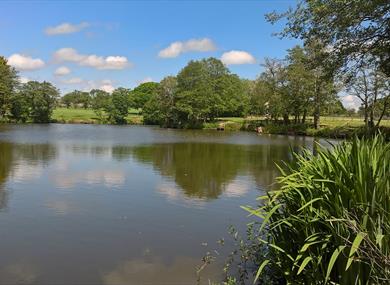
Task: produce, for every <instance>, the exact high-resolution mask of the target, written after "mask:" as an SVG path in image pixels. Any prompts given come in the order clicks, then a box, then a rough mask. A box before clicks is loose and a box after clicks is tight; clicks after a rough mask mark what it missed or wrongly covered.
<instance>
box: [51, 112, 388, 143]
mask: <svg viewBox="0 0 390 285" xmlns="http://www.w3.org/2000/svg"><path fill="white" fill-rule="evenodd" d="M53 121H54V122H58V123H65V124H99V123H100V120H99V118H98V116H97V115H96V114H95V112H94V111H93V110H91V109H72V108H69V109H67V108H57V109H55V110H54V112H53ZM311 121H312V118H310V117H309V118H308V123H307V124H305V125H302V124H299V125H298V124H289V125H283V124H275V123H267V122H266V121H265V119H264V118H263V117H247V118H239V117H229V118H219V119H217V120H216V121H215V122H211V123H206V124H205V126H204V127H205V129H217V128H218V127H221V126H223V127H224V129H225V131H238V130H244V131H255V130H256V128H257V127H259V126H262V131H263V133H266V134H284V135H306V136H319V137H329V138H348V137H352V136H354V135H355V134H359V133H362V132H363V126H364V124H363V119H362V118H356V117H322V118H321V124H320V128H319V129H318V130H315V129H314V128H313V127H312V124H311ZM127 122H128V124H142V123H143V121H142V115H141V114H140V111H139V110H137V109H131V110H130V113H129V115H128V116H127ZM381 125H382V132H384V133H388V134H389V135H390V120H388V119H387V120H383V121H382V124H381Z"/></svg>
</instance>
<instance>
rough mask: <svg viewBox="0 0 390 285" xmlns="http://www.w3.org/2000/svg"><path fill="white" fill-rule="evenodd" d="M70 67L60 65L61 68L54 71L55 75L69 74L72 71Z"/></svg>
mask: <svg viewBox="0 0 390 285" xmlns="http://www.w3.org/2000/svg"><path fill="white" fill-rule="evenodd" d="M70 72H71V71H70V69H69V68H68V67H66V66H60V67H59V68H57V69H56V71H54V75H57V76H63V75H68V74H69V73H70Z"/></svg>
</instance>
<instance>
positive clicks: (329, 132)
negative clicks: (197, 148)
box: [0, 118, 390, 139]
mask: <svg viewBox="0 0 390 285" xmlns="http://www.w3.org/2000/svg"><path fill="white" fill-rule="evenodd" d="M137 119H139V118H137ZM222 123H223V124H224V127H223V129H222V130H221V128H220V127H218V126H219V125H221V124H222ZM8 124H14V125H29V124H37V123H29V122H27V123H10V122H2V123H0V125H8ZM47 124H64V125H107V126H119V125H115V124H109V123H99V122H98V120H94V119H87V120H85V119H70V120H58V119H53V120H52V121H51V122H49V123H47ZM37 125H39V124H37ZM121 126H153V127H160V126H158V125H146V124H143V123H142V121H141V120H130V122H128V123H127V124H123V125H121ZM257 127H258V125H257V124H253V123H252V124H251V123H248V122H246V123H245V121H244V123H238V122H232V121H229V120H218V121H216V122H213V123H206V124H205V126H204V128H201V129H198V130H215V131H219V132H257V133H259V134H270V135H287V136H303V137H316V138H329V139H350V138H353V137H354V136H358V137H361V136H363V135H364V127H362V126H336V127H329V126H323V127H321V128H319V129H317V130H316V129H313V128H311V127H310V126H309V125H295V124H290V125H279V124H272V123H271V124H268V125H261V127H262V131H261V132H258V131H257ZM160 128H161V129H168V128H164V127H160ZM380 131H381V133H382V134H384V135H385V137H386V138H390V127H387V126H381V127H380Z"/></svg>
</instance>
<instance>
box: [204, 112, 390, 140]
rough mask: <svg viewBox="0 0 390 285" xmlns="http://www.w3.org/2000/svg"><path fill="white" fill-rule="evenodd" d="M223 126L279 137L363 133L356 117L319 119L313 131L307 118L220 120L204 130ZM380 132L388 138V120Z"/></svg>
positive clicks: (361, 122) (309, 119)
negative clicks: (294, 120) (288, 120)
mask: <svg viewBox="0 0 390 285" xmlns="http://www.w3.org/2000/svg"><path fill="white" fill-rule="evenodd" d="M220 126H223V127H224V129H225V130H245V131H256V129H257V128H258V127H261V128H262V132H263V133H265V134H281V135H304V136H318V137H327V138H350V137H353V136H354V135H360V134H363V133H364V122H363V119H362V118H356V117H353V118H352V117H321V123H320V128H319V129H314V128H313V125H312V118H310V117H309V118H308V123H306V124H294V123H290V124H288V125H285V124H283V123H281V122H278V123H275V122H267V121H266V120H265V118H263V117H247V118H221V119H219V120H218V121H216V122H213V123H208V124H206V126H205V127H206V128H209V129H213V128H218V127H220ZM381 131H382V133H385V134H386V135H387V136H390V120H388V119H387V120H382V123H381Z"/></svg>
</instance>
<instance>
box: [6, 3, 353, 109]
mask: <svg viewBox="0 0 390 285" xmlns="http://www.w3.org/2000/svg"><path fill="white" fill-rule="evenodd" d="M295 4H296V1H295V0H290V1H271V0H258V1H255V0H252V1H242V0H241V1H222V0H214V1H207V0H198V1H185V0H182V1H179V0H176V1H151V0H147V1H130V0H129V1H5V2H0V11H2V16H1V18H0V55H2V56H5V57H6V58H7V59H8V62H9V63H10V64H11V65H13V66H14V67H15V68H16V69H17V70H18V71H19V75H20V77H21V81H22V82H25V81H28V80H38V81H43V80H46V81H49V82H52V83H53V84H55V85H56V86H57V87H58V88H59V89H60V90H61V92H62V93H66V92H69V91H71V90H74V89H79V90H90V89H92V88H101V89H104V90H106V91H112V90H113V89H114V88H116V87H119V86H121V87H126V88H134V87H136V86H137V85H139V84H140V83H142V82H148V81H156V82H158V81H160V80H161V79H163V78H164V77H165V76H168V75H176V74H177V73H178V72H179V71H180V70H181V69H182V68H183V67H184V66H185V65H186V63H187V62H188V61H189V60H197V59H201V58H206V57H211V56H212V57H216V58H219V59H221V60H222V61H223V62H224V63H225V65H227V66H228V67H229V69H230V70H231V71H232V72H233V73H236V74H238V75H239V76H240V77H242V78H248V79H255V78H256V77H257V76H258V75H259V74H260V72H261V70H262V67H261V63H262V61H263V60H264V58H265V57H272V58H282V57H284V56H285V55H286V52H287V49H289V48H291V47H293V46H295V45H297V44H299V43H300V41H299V40H296V39H289V38H284V39H280V38H279V37H277V36H275V35H273V34H274V33H276V32H278V31H280V30H281V29H282V28H283V22H281V23H277V24H275V25H272V24H270V23H268V22H267V21H266V19H265V17H264V15H265V14H266V13H269V12H272V11H274V10H275V11H279V12H282V11H285V10H287V9H288V8H289V7H290V6H292V7H294V6H295ZM344 103H346V104H348V102H346V101H345V100H344Z"/></svg>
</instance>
